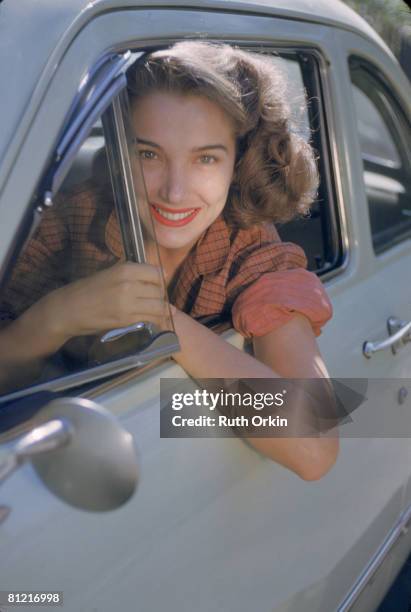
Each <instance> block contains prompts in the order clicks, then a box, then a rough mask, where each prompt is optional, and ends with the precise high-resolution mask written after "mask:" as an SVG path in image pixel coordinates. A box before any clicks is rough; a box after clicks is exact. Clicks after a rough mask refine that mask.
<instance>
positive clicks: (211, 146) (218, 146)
mask: <svg viewBox="0 0 411 612" xmlns="http://www.w3.org/2000/svg"><path fill="white" fill-rule="evenodd" d="M133 141H134V142H136V143H137V144H144V145H147V146H148V147H155V148H156V149H161V146H160V145H159V144H157V143H155V142H152V141H151V140H144V138H139V137H138V136H135V137H134V138H133ZM210 149H221V150H222V151H225V152H226V153H228V149H227V147H225V146H224V145H222V144H209V145H203V146H202V147H195V148H194V149H192V151H193V152H194V153H198V152H199V151H208V150H210Z"/></svg>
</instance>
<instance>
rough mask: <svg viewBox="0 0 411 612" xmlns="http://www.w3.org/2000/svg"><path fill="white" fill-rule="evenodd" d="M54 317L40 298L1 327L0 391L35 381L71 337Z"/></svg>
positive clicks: (12, 389) (3, 391)
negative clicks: (57, 326)
mask: <svg viewBox="0 0 411 612" xmlns="http://www.w3.org/2000/svg"><path fill="white" fill-rule="evenodd" d="M52 319H53V317H52V316H51V313H50V312H49V309H48V308H47V306H46V305H45V304H44V303H42V300H40V302H38V303H36V304H34V305H33V306H32V307H31V308H29V309H28V310H27V311H26V312H25V313H24V314H22V315H21V316H20V317H19V318H18V319H16V320H15V321H13V322H12V323H10V324H9V325H7V326H6V327H4V328H2V329H1V330H0V393H7V392H10V391H14V390H15V389H16V388H18V387H21V386H23V385H25V384H30V383H33V382H35V380H36V379H37V378H38V377H39V376H40V374H41V372H42V369H43V367H44V364H45V361H46V359H47V358H48V357H49V356H51V355H53V354H54V353H55V352H56V351H58V349H59V348H60V347H61V346H62V345H63V344H64V342H65V341H66V340H67V338H66V336H64V335H62V334H61V333H60V332H59V331H58V330H57V329H53V322H52Z"/></svg>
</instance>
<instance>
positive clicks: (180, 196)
mask: <svg viewBox="0 0 411 612" xmlns="http://www.w3.org/2000/svg"><path fill="white" fill-rule="evenodd" d="M186 191H187V175H186V171H185V169H184V167H183V166H180V165H177V164H169V165H168V167H167V169H166V172H165V174H164V177H163V181H162V184H161V189H160V196H161V199H162V200H164V201H165V202H168V203H170V204H181V203H182V202H184V199H185V197H186Z"/></svg>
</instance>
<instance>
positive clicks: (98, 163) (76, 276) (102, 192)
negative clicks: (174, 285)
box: [0, 108, 172, 400]
mask: <svg viewBox="0 0 411 612" xmlns="http://www.w3.org/2000/svg"><path fill="white" fill-rule="evenodd" d="M111 112H112V109H111V108H110V109H109V110H108V111H106V113H105V115H104V117H103V123H104V124H105V125H106V126H110V122H112V119H111V116H109V114H110V113H111ZM109 154H110V155H113V154H114V155H115V152H113V150H112V147H108V145H107V140H106V137H105V133H104V129H103V126H102V123H101V121H100V120H99V121H97V122H96V123H95V124H94V126H93V127H92V129H91V131H90V132H89V134H88V135H87V137H86V138H85V139H84V141H83V143H82V145H81V147H80V148H79V150H78V153H77V155H76V156H75V158H74V160H73V163H72V165H71V167H70V170H69V172H68V173H67V174H66V176H65V178H64V181H63V182H62V184H61V186H60V188H59V190H58V192H57V193H56V194H55V195H54V196H53V204H52V205H51V206H48V207H47V206H46V207H45V209H44V211H43V212H42V214H41V215H40V221H39V223H38V225H37V227H36V228H35V230H34V232H33V233H32V235H31V236H30V237H29V238H28V239H27V240H26V241H25V244H24V246H23V247H22V248H21V250H20V251H19V252H18V253H16V255H15V257H14V260H13V264H12V266H11V269H10V270H9V271H8V280H7V282H6V283H5V284H4V286H3V289H2V292H1V294H0V333H8V332H10V330H12V329H13V326H14V327H16V325H18V322H19V321H20V322H21V321H23V320H24V321H25V325H26V328H27V329H30V334H32V329H31V328H30V321H31V319H30V313H31V312H34V311H35V309H36V308H37V312H40V310H39V309H40V308H42V309H43V310H42V311H41V312H42V316H43V317H44V330H42V329H41V328H40V327H39V329H38V330H37V333H36V334H35V336H36V338H35V342H37V343H38V344H39V345H41V343H46V344H47V340H48V338H47V337H46V330H48V329H49V327H48V326H47V325H46V321H45V319H48V320H52V321H54V322H56V323H57V325H58V321H59V318H60V317H63V314H64V315H65V316H67V315H68V314H69V315H70V319H72V318H73V316H74V317H75V313H68V312H66V311H65V310H64V304H63V303H62V301H61V299H60V301H59V300H58V299H56V296H58V295H59V291H60V290H61V289H62V288H65V287H68V286H69V285H70V287H71V288H77V289H76V290H77V291H80V288H81V284H80V283H81V282H82V281H84V280H86V279H87V280H89V281H90V280H91V279H92V278H93V279H95V278H97V276H98V275H99V274H101V273H103V272H104V271H109V269H111V268H112V267H113V266H119V265H120V264H122V263H124V262H125V261H126V260H127V259H128V257H127V248H126V246H127V245H126V243H127V242H129V237H130V224H128V222H127V214H125V212H124V211H123V210H121V205H119V203H118V198H116V197H114V192H113V186H112V185H113V183H112V180H111V178H112V177H111V174H113V168H111V174H110V167H109V161H108V158H109ZM117 170H118V168H117ZM115 173H116V168H114V174H115ZM117 180H118V176H117ZM40 194H41V192H39V194H37V195H36V196H35V199H36V198H37V199H38V200H39V202H40V200H41V198H42V194H41V195H40ZM142 199H143V198H142V196H141V194H140V201H139V207H141V208H142V207H144V204H145V203H144V201H141V200H142ZM141 216H142V215H141V214H140V217H141ZM147 219H148V221H147ZM123 221H124V223H123ZM122 223H123V224H122ZM145 223H146V227H147V223H149V215H148V216H147V217H146V221H145ZM145 234H146V237H145V238H144V236H143V241H144V245H145V247H146V249H148V248H150V259H151V262H152V263H154V264H157V265H159V260H158V254H157V253H156V250H155V243H154V242H153V238H152V236H151V237H150V234H149V232H147V231H146V232H145ZM95 286H96V285H90V284H89V285H87V287H90V288H92V287H95ZM87 290H88V289H85V288H84V287H83V289H82V291H87ZM60 293H61V291H60ZM164 295H165V291H164ZM92 299H93V295H91V294H89V295H87V296H86V300H87V302H88V303H92ZM83 303H84V299H83ZM44 304H47V307H44ZM55 305H57V306H55ZM57 307H58V308H60V311H59V312H57V310H56V308H57ZM53 309H54V310H53ZM49 314H50V317H48V315H49ZM33 320H35V321H36V325H37V326H38V325H39V319H38V317H35V318H34V319H33ZM64 320H65V319H64ZM73 320H74V319H73ZM135 323H136V325H135V326H134V328H132V329H131V330H130V331H129V330H123V332H122V330H120V331H119V330H117V328H116V326H115V325H113V326H112V328H111V327H108V329H107V330H106V333H103V332H102V333H98V334H96V333H93V332H89V331H88V330H86V329H84V330H81V333H79V334H78V335H75V336H73V337H70V338H69V339H66V338H65V339H64V342H63V343H62V345H61V346H60V347H59V348H58V349H57V350H55V351H53V350H50V354H49V355H47V356H46V357H44V358H43V359H41V360H40V362H39V360H36V359H35V360H33V359H32V350H34V349H33V346H31V345H30V344H28V345H27V347H24V346H22V347H21V351H20V352H21V360H20V361H19V365H16V366H15V367H11V368H10V369H9V370H8V371H7V372H2V373H0V400H1V396H2V395H3V396H4V395H8V394H10V393H12V392H14V391H18V390H21V389H25V388H31V387H32V386H33V385H38V384H43V383H46V382H47V381H53V380H55V379H60V378H61V377H67V376H70V375H73V374H76V373H81V372H87V371H90V372H93V371H96V372H97V371H98V368H99V366H101V365H102V364H110V363H113V362H114V363H115V362H120V361H121V360H124V358H126V357H127V356H130V355H131V356H135V355H137V354H139V353H140V352H141V351H143V350H144V349H145V348H147V347H148V346H150V345H151V343H152V341H153V338H155V337H156V336H158V335H159V334H161V332H163V331H165V330H172V321H171V318H170V313H169V310H168V304H167V301H166V299H164V316H162V318H161V319H159V321H158V322H156V323H155V324H153V323H150V322H144V321H136V322H135ZM53 331H54V329H53ZM124 331H129V333H124ZM121 332H122V333H121ZM107 333H110V334H111V337H110V336H107ZM16 337H18V335H17V336H16ZM103 340H105V341H103ZM96 368H97V370H96Z"/></svg>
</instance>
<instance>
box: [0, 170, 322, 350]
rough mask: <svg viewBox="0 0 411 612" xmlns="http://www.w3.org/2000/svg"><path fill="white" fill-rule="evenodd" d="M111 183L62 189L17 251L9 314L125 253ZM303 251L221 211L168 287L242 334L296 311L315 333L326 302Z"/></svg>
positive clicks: (187, 306)
mask: <svg viewBox="0 0 411 612" xmlns="http://www.w3.org/2000/svg"><path fill="white" fill-rule="evenodd" d="M124 259H125V255H124V250H123V245H122V239H121V233H120V227H119V223H118V220H117V216H116V213H115V209H114V205H113V198H112V191H111V187H107V186H106V187H102V186H96V185H94V184H93V183H91V182H87V183H83V184H82V185H81V186H78V187H76V188H73V189H72V190H71V192H70V194H68V195H67V194H65V195H64V196H63V195H60V196H58V197H57V198H56V202H55V205H54V206H53V207H52V208H51V209H48V210H47V211H46V212H45V213H44V216H43V218H42V221H41V223H40V225H39V228H38V229H37V231H36V233H35V234H34V236H33V238H32V239H31V240H30V242H29V243H28V245H27V247H26V249H25V250H24V252H23V253H22V255H21V256H20V258H19V260H18V261H17V264H16V266H15V269H14V272H13V274H12V277H11V279H10V282H9V284H8V286H7V287H6V290H5V293H4V295H3V296H2V298H1V300H0V318H1V319H3V320H11V319H15V318H17V317H18V316H20V314H22V313H23V312H24V311H25V310H26V309H27V308H29V306H31V305H32V304H33V303H35V302H36V301H37V300H39V299H40V298H41V297H43V296H44V295H46V294H47V293H49V292H50V291H52V290H54V289H56V288H58V287H61V286H62V285H65V284H67V283H69V282H71V281H73V280H76V279H78V278H82V277H85V276H88V275H90V274H93V273H95V272H97V271H98V270H101V269H102V268H106V267H108V266H110V265H113V264H115V263H116V262H117V261H120V260H124ZM306 266H307V259H306V257H305V254H304V252H303V250H302V249H301V248H300V247H299V246H297V245H295V244H293V243H290V242H281V240H280V238H279V236H278V233H277V231H276V229H275V227H274V225H269V224H266V225H261V226H254V227H252V228H249V229H245V230H244V229H237V230H232V229H230V228H229V227H228V225H227V224H226V223H225V221H224V219H223V217H222V216H219V217H218V218H217V219H216V220H215V221H214V223H212V225H211V226H210V227H209V228H208V229H207V230H206V231H205V232H204V233H203V234H202V236H201V237H200V239H199V241H198V242H197V243H196V245H195V246H194V247H193V249H192V250H191V252H190V253H189V255H188V256H187V257H186V259H185V260H184V262H183V264H182V265H181V267H180V269H179V270H178V273H177V274H176V277H175V278H174V279H173V281H172V283H171V286H169V298H170V301H171V303H172V304H174V305H175V306H176V307H177V308H179V309H180V310H182V311H184V312H186V313H188V314H190V315H191V316H193V317H196V318H197V317H201V316H204V315H214V314H223V315H228V316H230V315H231V317H232V322H233V325H234V327H235V329H237V330H238V331H239V332H240V334H242V335H243V336H244V337H248V338H250V337H253V336H261V335H264V334H266V333H268V332H269V331H271V330H274V329H276V328H278V327H280V326H281V325H283V324H284V323H286V322H287V321H288V320H290V319H291V318H292V316H293V314H294V313H295V312H299V313H302V314H303V315H305V316H306V317H307V318H308V319H309V320H310V322H311V325H312V327H313V330H314V333H315V334H316V335H317V336H318V335H319V334H320V333H321V327H322V326H323V325H324V324H325V323H326V322H327V321H328V320H329V319H330V318H331V316H332V307H331V304H330V301H329V299H328V297H327V295H326V293H325V290H324V288H323V285H322V283H321V281H320V280H319V279H318V277H317V276H316V275H315V274H314V273H312V272H309V271H307V270H306Z"/></svg>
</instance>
